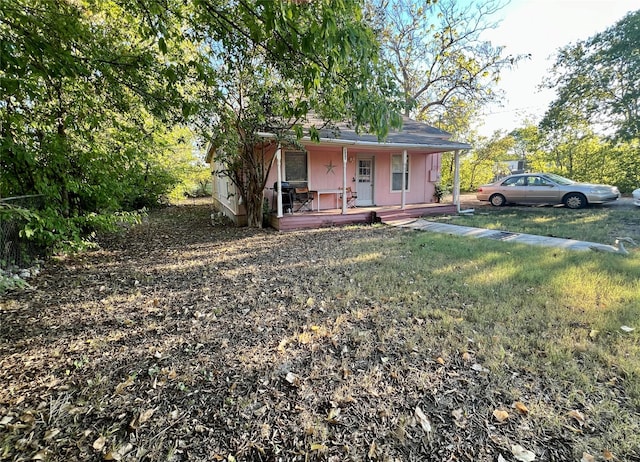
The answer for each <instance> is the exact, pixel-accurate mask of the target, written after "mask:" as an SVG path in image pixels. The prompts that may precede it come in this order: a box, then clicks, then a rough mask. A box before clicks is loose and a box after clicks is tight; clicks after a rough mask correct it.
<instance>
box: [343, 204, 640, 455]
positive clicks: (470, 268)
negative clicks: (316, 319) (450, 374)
mask: <svg viewBox="0 0 640 462" xmlns="http://www.w3.org/2000/svg"><path fill="white" fill-rule="evenodd" d="M527 213H529V212H527ZM571 213H574V212H571ZM534 215H535V216H534ZM588 215H589V216H591V217H592V215H591V214H588ZM525 216H529V217H530V220H529V223H527V224H525V225H524V226H523V228H522V229H521V230H526V231H531V230H532V229H533V228H532V226H542V225H539V223H543V222H544V221H545V220H544V219H542V218H541V216H539V215H538V213H537V212H533V213H532V214H531V215H525ZM574 218H575V220H576V221H575V223H574V225H573V226H575V227H579V226H578V223H579V222H580V220H590V219H591V220H592V219H593V218H588V217H587V216H586V215H585V216H583V217H582V218H580V217H578V216H574ZM603 219H604V218H603ZM464 220H465V221H473V220H475V219H474V218H473V217H471V218H465V219H464ZM480 220H482V223H478V222H475V221H474V223H476V224H481V225H483V226H486V225H487V224H489V223H490V222H489V221H488V218H486V217H480ZM494 220H495V218H494ZM499 223H504V222H502V221H500V222H499ZM509 223H511V221H510V222H509ZM537 223H538V225H536V224H537ZM465 224H469V223H465ZM544 226H546V225H544ZM583 228H585V227H583ZM509 229H513V228H512V227H511V226H509ZM537 229H540V228H537ZM549 229H551V228H549ZM567 229H569V228H567ZM516 230H517V229H516ZM577 232H578V231H576V233H577ZM581 233H582V234H580V236H578V235H574V236H573V237H580V238H591V239H594V240H600V239H602V236H603V234H601V233H600V232H599V231H597V230H596V231H591V232H590V231H585V230H583V231H581ZM598 236H599V237H598ZM358 254H359V255H360V257H359V259H358V261H357V264H355V263H354V264H353V269H352V271H351V278H352V280H353V283H352V286H351V287H350V288H347V289H346V294H344V295H346V298H345V299H346V300H351V301H354V300H358V299H360V300H361V299H362V294H363V293H364V294H367V298H368V299H369V300H372V302H371V305H373V306H375V307H377V308H376V309H375V310H372V311H370V312H369V315H368V317H369V321H370V322H371V323H373V325H374V326H377V328H376V327H374V328H372V330H371V332H370V333H368V334H367V336H366V339H367V341H368V342H369V345H370V349H371V350H372V351H373V350H375V348H378V349H383V350H385V348H386V347H385V346H384V345H388V344H389V343H393V340H392V338H395V339H396V342H400V340H398V339H401V343H403V344H404V345H407V346H408V347H409V348H407V349H406V350H405V351H407V352H408V353H409V352H410V351H411V350H413V351H417V350H420V349H421V348H428V351H429V352H430V353H429V354H430V356H431V358H433V359H435V358H436V357H438V356H443V355H445V354H448V355H449V356H448V358H445V359H446V361H447V362H449V361H451V360H452V359H455V358H453V357H455V355H456V354H460V355H463V354H464V353H465V352H467V353H469V352H470V354H471V357H472V360H473V361H475V362H477V363H479V364H481V365H482V367H484V368H487V369H488V370H489V371H490V373H489V377H490V378H489V380H490V382H491V384H492V386H493V387H494V388H495V389H497V390H501V393H502V394H503V395H504V396H506V397H508V400H506V401H507V403H508V402H509V400H512V401H518V400H525V401H527V400H528V399H530V400H532V401H533V402H531V403H530V405H531V407H532V408H533V410H532V413H533V414H534V415H535V419H536V425H539V426H540V427H542V428H548V429H549V430H552V429H553V431H562V430H563V426H564V427H566V426H572V427H576V426H578V427H579V426H580V425H582V424H583V423H582V422H578V423H576V422H572V421H571V418H567V415H568V414H567V413H568V412H569V411H571V410H573V409H580V410H582V411H584V410H586V412H587V413H588V415H589V419H590V420H589V424H588V425H591V427H592V428H597V429H598V432H600V433H599V434H598V435H597V436H596V435H593V436H589V438H586V437H585V441H584V442H580V443H579V446H580V447H584V450H587V449H588V447H591V450H592V451H593V447H598V448H599V450H601V451H604V450H611V449H612V448H613V442H616V445H617V450H618V451H620V450H622V449H624V451H632V450H633V448H634V445H635V447H638V446H640V436H639V435H638V432H639V431H640V423H639V422H640V420H634V419H635V417H638V409H640V386H639V385H638V378H639V377H640V335H639V334H640V324H639V322H640V321H639V320H640V253H637V252H635V253H634V254H632V255H629V256H627V257H622V256H620V255H616V254H603V253H591V252H575V251H564V250H558V249H553V248H538V247H531V246H526V245H519V244H513V243H505V242H496V241H491V240H483V239H470V238H464V237H457V236H448V235H441V234H431V233H415V232H412V233H406V234H401V235H399V236H397V237H396V238H395V239H391V240H387V241H385V243H384V246H381V245H380V243H379V242H371V243H368V242H362V244H361V247H360V248H359V249H358ZM415 319H418V320H419V322H417V323H416V322H412V320H415ZM389 323H393V324H392V325H393V329H390V328H389ZM624 325H626V326H631V327H634V328H636V329H637V330H635V331H633V332H630V333H627V332H624V331H623V330H621V329H620V328H621V326H624ZM381 326H384V329H383V328H382V327H381ZM391 334H392V335H391ZM359 348H360V349H363V348H364V345H363V344H362V342H361V343H360V344H359ZM456 352H457V353H456ZM452 356H453V357H452ZM542 396H548V397H549V399H547V400H543V399H541V397H542ZM535 397H537V398H535ZM634 416H635V417H634ZM584 425H587V424H584ZM579 431H580V433H582V429H579ZM585 431H586V430H585Z"/></svg>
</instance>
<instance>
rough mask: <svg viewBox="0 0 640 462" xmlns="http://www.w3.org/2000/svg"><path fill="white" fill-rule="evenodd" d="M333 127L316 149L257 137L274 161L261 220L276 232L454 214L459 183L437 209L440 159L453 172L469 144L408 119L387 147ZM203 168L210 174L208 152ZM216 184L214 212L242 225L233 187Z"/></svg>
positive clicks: (219, 180)
mask: <svg viewBox="0 0 640 462" xmlns="http://www.w3.org/2000/svg"><path fill="white" fill-rule="evenodd" d="M338 128H339V130H337V131H335V130H322V131H321V132H320V141H319V142H314V141H311V139H310V138H308V137H307V138H303V139H302V140H300V143H301V145H302V146H303V147H304V150H302V149H300V148H290V147H287V146H281V145H278V144H277V143H276V141H275V136H274V135H273V134H270V133H261V134H260V135H261V136H262V138H263V139H264V142H265V144H264V146H262V147H261V149H264V150H265V152H266V153H267V155H266V161H267V162H271V161H273V167H272V168H271V171H270V173H269V177H268V180H267V183H266V184H267V187H266V188H265V190H264V199H265V211H266V212H267V213H266V217H265V219H266V220H267V221H268V222H269V224H270V225H271V226H273V227H274V228H276V229H279V230H281V231H284V230H292V229H301V228H317V227H322V226H334V225H342V224H350V223H362V222H372V221H385V220H390V219H398V218H408V217H418V216H423V215H429V214H439V213H451V212H455V211H456V207H459V205H458V204H457V198H458V197H459V194H458V191H459V188H458V187H457V186H458V184H456V185H454V189H455V190H454V202H453V203H449V204H442V203H440V202H439V200H438V197H436V195H435V190H436V184H437V183H438V182H439V180H440V167H441V160H442V153H443V152H447V151H454V152H455V153H456V166H457V159H458V155H459V153H460V152H461V151H465V150H468V149H470V148H471V146H470V145H468V144H466V143H459V142H454V141H451V140H450V137H451V135H450V134H449V133H447V132H444V131H442V130H439V129H436V128H434V127H431V126H429V125H426V124H423V123H421V122H416V121H414V120H411V119H409V118H405V119H404V121H403V127H402V130H401V131H395V132H391V133H389V135H388V136H387V138H386V140H385V141H384V142H379V141H378V140H377V137H376V136H375V135H369V134H357V133H356V132H355V131H354V130H352V129H350V128H349V127H348V126H346V125H344V124H342V125H339V126H338ZM273 157H275V158H273ZM207 162H209V163H210V164H211V166H212V172H214V173H215V171H216V170H217V169H216V164H215V152H214V150H213V149H210V150H209V152H208V154H207ZM456 178H458V175H457V168H456ZM213 183H214V185H213V202H214V207H215V208H216V210H218V211H219V212H221V213H224V214H225V215H227V216H229V217H230V218H232V219H233V220H234V222H236V223H237V224H244V223H246V212H245V210H244V207H243V205H242V204H241V203H240V202H241V201H239V200H238V195H237V194H236V191H235V186H234V185H233V183H232V182H231V181H230V180H229V179H228V178H226V177H223V176H218V175H214V182H213ZM456 183H458V182H457V181H456ZM278 191H280V194H278ZM344 191H347V193H346V194H343V192H344ZM458 210H459V209H458Z"/></svg>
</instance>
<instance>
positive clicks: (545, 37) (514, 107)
mask: <svg viewBox="0 0 640 462" xmlns="http://www.w3.org/2000/svg"><path fill="white" fill-rule="evenodd" d="M638 9H640V1H638V0H511V2H510V3H509V4H508V5H507V6H506V7H505V8H504V9H502V10H501V11H500V13H498V14H497V16H496V17H495V19H500V17H502V20H501V22H500V25H499V26H498V27H497V28H496V29H492V30H490V31H487V32H486V33H485V34H484V35H483V38H484V39H487V40H491V42H492V43H493V44H494V45H503V46H505V51H504V53H505V55H516V54H529V53H530V54H531V59H530V60H523V61H521V62H520V63H518V64H517V66H516V67H515V68H514V69H513V70H508V71H504V73H503V74H502V79H501V82H500V83H499V84H498V88H499V89H501V90H502V91H503V92H504V93H505V100H504V102H503V107H497V106H493V107H489V108H486V110H485V115H484V117H483V120H484V124H481V125H480V126H479V127H478V132H479V133H480V134H481V135H484V136H490V135H491V134H492V133H493V132H494V131H495V130H505V131H507V132H508V131H510V130H512V129H514V128H517V127H521V126H522V125H523V122H524V121H525V120H527V119H528V120H531V121H532V122H534V123H537V122H539V120H540V118H541V117H542V115H544V112H545V110H546V109H547V107H548V105H549V103H550V102H551V101H552V100H553V99H554V92H553V91H552V90H542V91H541V90H539V89H538V86H539V85H540V84H541V83H542V81H543V78H544V75H545V73H546V72H547V71H548V70H549V69H550V68H551V66H552V65H553V63H554V59H553V56H552V55H553V54H554V53H555V52H556V51H557V50H558V48H561V47H564V46H565V45H568V44H570V43H575V42H576V41H578V40H585V39H588V38H589V37H592V36H593V35H595V34H597V33H598V32H602V31H604V30H605V29H607V28H608V27H610V26H613V25H614V24H615V23H616V22H618V21H619V20H620V19H622V18H623V17H624V16H625V15H626V14H627V13H628V12H630V11H635V10H638Z"/></svg>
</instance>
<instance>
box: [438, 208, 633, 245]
mask: <svg viewBox="0 0 640 462" xmlns="http://www.w3.org/2000/svg"><path fill="white" fill-rule="evenodd" d="M429 220H432V221H446V222H448V223H451V224H458V225H464V226H473V227H478V228H488V229H497V230H503V231H511V232H517V233H526V234H538V235H541V236H554V237H561V238H567V239H577V240H581V241H590V242H601V243H606V244H612V243H613V241H614V239H615V238H616V237H630V238H632V239H634V240H635V241H636V242H638V243H639V244H640V213H638V210H636V209H630V210H628V209H624V210H623V209H617V208H613V207H589V208H586V209H581V210H568V209H564V208H557V207H501V208H490V207H483V208H478V209H477V210H476V212H475V213H474V214H471V215H456V216H443V217H429Z"/></svg>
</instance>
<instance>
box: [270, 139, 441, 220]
mask: <svg viewBox="0 0 640 462" xmlns="http://www.w3.org/2000/svg"><path fill="white" fill-rule="evenodd" d="M307 150H308V152H309V155H308V178H309V180H308V187H309V189H310V190H331V189H339V188H341V187H342V186H343V163H342V147H341V146H339V145H335V146H334V145H329V146H326V145H325V146H320V145H308V146H307ZM286 151H287V150H285V149H283V156H282V157H283V159H282V180H283V181H286V177H285V165H286V154H285V152H286ZM394 154H397V155H402V151H401V150H393V151H384V152H381V151H380V150H372V149H366V148H358V147H356V146H348V147H347V164H346V180H347V181H346V186H347V187H349V186H351V187H352V188H353V189H354V190H355V189H356V183H355V178H356V168H357V165H358V162H357V159H358V156H359V155H362V156H367V157H372V158H373V159H374V172H373V182H374V186H373V202H374V204H373V205H376V206H387V205H400V204H401V202H402V195H401V192H400V191H392V190H391V156H392V155H394ZM441 157H442V155H441V154H440V153H432V154H425V153H421V152H411V151H409V152H408V158H409V189H408V190H407V192H406V196H405V203H406V204H422V203H431V202H434V197H433V193H434V189H435V183H436V182H437V181H438V180H439V179H440V164H441ZM276 168H277V164H276V163H275V162H274V164H273V166H272V168H271V171H270V173H269V179H268V181H267V189H266V191H265V196H266V197H267V198H268V199H269V202H270V204H271V201H272V198H273V184H274V183H275V182H276V179H277V171H276ZM320 201H321V202H320V208H321V209H335V208H340V207H341V204H340V203H339V201H337V197H336V196H335V195H322V196H321V197H320ZM313 205H314V209H317V207H318V203H317V200H316V201H314V204H313ZM272 208H273V206H272Z"/></svg>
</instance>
